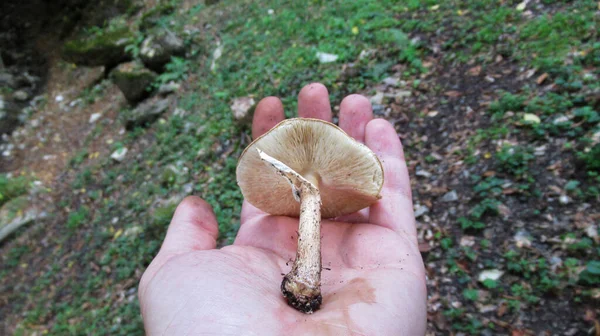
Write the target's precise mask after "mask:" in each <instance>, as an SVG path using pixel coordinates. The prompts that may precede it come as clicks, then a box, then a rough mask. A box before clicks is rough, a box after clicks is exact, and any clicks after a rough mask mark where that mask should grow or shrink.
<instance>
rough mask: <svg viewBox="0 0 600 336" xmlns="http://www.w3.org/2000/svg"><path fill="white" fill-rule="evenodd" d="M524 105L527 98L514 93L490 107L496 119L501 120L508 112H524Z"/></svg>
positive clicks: (503, 97) (505, 95)
mask: <svg viewBox="0 0 600 336" xmlns="http://www.w3.org/2000/svg"><path fill="white" fill-rule="evenodd" d="M524 104H525V97H523V96H520V95H515V94H512V93H505V94H504V95H502V97H500V99H499V100H497V101H495V102H493V103H492V104H491V105H490V108H489V111H490V112H491V113H492V115H493V117H494V119H500V118H502V116H504V113H506V112H508V111H512V112H518V111H520V110H522V109H523V107H524Z"/></svg>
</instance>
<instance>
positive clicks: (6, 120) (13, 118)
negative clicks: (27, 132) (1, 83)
mask: <svg viewBox="0 0 600 336" xmlns="http://www.w3.org/2000/svg"><path fill="white" fill-rule="evenodd" d="M20 112H21V111H20V110H19V107H18V106H16V105H15V104H14V103H12V102H10V101H6V100H4V97H2V96H0V135H2V134H11V133H12V131H14V129H15V128H17V126H19V124H20V120H19V114H20Z"/></svg>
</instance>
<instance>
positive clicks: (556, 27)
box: [0, 0, 600, 335]
mask: <svg viewBox="0 0 600 336" xmlns="http://www.w3.org/2000/svg"><path fill="white" fill-rule="evenodd" d="M556 5H557V6H563V7H564V8H565V9H564V10H563V11H561V12H559V13H557V14H551V13H548V14H542V15H539V16H535V17H534V18H531V19H526V18H523V15H522V13H521V12H520V11H518V10H517V9H516V8H515V6H516V3H513V2H504V1H502V2H501V1H492V0H485V1H458V2H456V3H452V4H451V3H438V2H435V1H404V2H397V1H391V0H379V1H367V0H359V1H353V2H350V1H341V0H336V1H328V2H325V1H318V0H312V1H309V2H306V3H298V2H289V3H287V4H285V5H282V4H281V3H280V2H279V1H274V0H261V1H258V2H250V1H243V2H236V3H233V2H227V1H224V2H222V3H221V4H219V5H217V6H218V7H217V8H218V10H222V15H221V16H216V15H215V10H216V9H214V8H212V9H211V8H209V7H204V6H202V5H198V6H192V7H191V9H189V10H187V11H186V10H183V9H182V8H181V4H180V3H179V1H163V2H161V6H162V7H157V8H158V9H156V10H153V12H152V13H149V14H147V15H144V16H142V17H140V18H139V19H138V22H136V23H135V24H138V25H142V26H143V29H142V31H141V32H139V33H138V34H137V35H135V39H134V40H133V41H132V43H131V44H130V46H129V47H128V51H129V52H130V53H131V54H132V56H133V57H134V58H135V57H137V56H138V54H139V44H140V43H141V41H142V40H143V38H144V37H145V36H146V35H147V34H151V32H152V30H153V29H157V28H160V27H162V28H168V29H170V30H173V31H174V32H176V33H178V34H180V35H182V36H185V43H186V44H187V45H189V48H190V49H189V51H188V53H189V55H191V57H189V58H173V59H172V60H171V62H170V63H169V64H168V65H167V66H166V72H164V73H163V74H161V75H160V76H159V77H158V80H157V83H156V84H157V85H160V84H164V83H167V82H170V81H178V82H181V83H183V84H185V85H184V87H187V89H185V90H182V91H181V92H178V93H177V105H178V108H179V109H180V110H181V111H182V113H180V114H177V115H171V116H168V117H166V116H165V117H163V118H161V119H159V120H158V121H157V122H156V123H154V124H153V125H151V126H150V127H149V128H137V129H134V130H131V131H130V132H128V133H127V134H126V135H125V137H124V138H123V139H122V140H121V141H120V142H118V143H114V144H113V145H112V146H113V149H116V148H120V147H127V148H129V149H134V150H135V151H136V153H137V154H138V155H135V156H132V157H131V160H129V161H128V162H127V164H118V163H115V162H113V161H112V160H111V159H110V158H105V159H104V160H98V161H97V162H96V163H94V164H91V163H90V162H88V151H87V150H82V151H81V152H79V153H76V155H74V156H73V158H72V159H71V166H72V169H74V171H75V172H76V174H75V175H76V177H75V178H74V179H73V180H72V181H71V184H70V186H69V187H70V188H69V190H73V191H77V194H76V196H75V195H72V194H69V195H65V196H64V197H63V199H61V201H60V204H61V208H62V209H70V210H71V211H69V212H67V211H66V210H65V211H64V212H63V213H62V214H60V215H61V216H62V218H64V221H63V223H61V225H60V227H59V229H58V230H59V231H58V232H57V233H56V236H57V237H60V239H59V240H58V241H56V242H54V243H53V245H51V247H50V248H49V250H48V252H51V253H49V254H48V265H47V267H46V268H44V269H43V270H42V271H40V272H39V276H37V277H36V279H35V280H34V281H33V285H32V288H31V291H30V292H22V293H14V294H13V296H12V297H11V299H12V301H14V302H18V305H19V309H18V311H20V312H23V320H22V321H21V322H20V323H19V325H18V330H17V334H19V333H22V334H29V333H30V332H31V331H32V330H37V329H39V328H41V327H40V326H43V328H45V327H49V329H48V330H46V331H47V332H48V333H50V334H114V335H117V334H123V335H136V334H142V332H143V331H142V323H141V318H140V315H139V306H138V302H137V298H136V292H135V288H136V285H137V281H138V279H139V277H140V275H141V272H142V271H143V270H144V269H145V267H146V266H147V265H148V264H149V262H150V261H151V260H152V258H153V256H154V255H155V254H156V252H157V251H158V248H159V247H160V243H161V242H162V239H163V237H164V234H165V231H166V228H167V226H168V224H169V221H170V218H171V216H172V214H173V212H174V209H175V207H176V204H177V201H178V200H180V199H181V197H183V196H184V195H186V194H188V193H189V191H190V190H192V193H193V194H195V195H198V196H201V197H203V198H204V199H206V200H207V201H208V202H209V203H210V204H211V205H212V206H213V208H214V210H215V213H216V215H217V219H218V221H219V231H220V238H219V239H220V243H221V244H229V243H231V242H232V241H233V239H234V237H235V234H236V233H237V229H238V228H239V213H240V208H241V201H242V195H241V193H240V192H239V189H238V187H237V185H236V182H235V167H236V162H237V161H236V158H237V157H238V155H239V154H240V153H241V151H242V150H243V147H244V146H245V145H246V144H247V142H246V141H245V140H244V136H243V134H244V133H247V131H248V130H247V127H246V126H243V125H238V124H236V123H235V122H234V121H233V120H232V116H231V113H230V107H229V106H230V103H231V100H232V99H234V98H236V97H241V96H247V95H253V96H254V97H255V98H260V97H264V96H268V95H276V96H280V97H282V100H283V102H284V106H285V107H286V115H288V116H292V115H293V114H294V112H293V111H294V110H295V108H296V95H297V93H298V91H299V89H300V88H301V87H302V86H303V85H305V84H308V83H310V82H313V81H319V82H322V83H324V84H325V85H327V86H328V87H329V89H330V95H331V97H330V98H331V100H332V103H333V104H334V105H336V104H339V102H340V100H341V99H342V97H343V96H344V95H345V94H347V93H350V92H355V91H361V90H364V89H367V88H370V87H372V86H373V85H375V84H376V83H378V82H379V81H380V80H381V79H382V78H384V77H386V76H387V75H388V74H389V73H390V72H391V71H392V67H393V66H394V65H396V64H401V65H402V69H403V70H402V71H403V74H402V75H403V76H404V77H406V78H419V76H421V75H422V74H425V73H427V72H428V71H429V70H428V69H427V67H426V66H425V65H426V62H425V61H424V60H425V59H426V58H427V57H429V56H431V51H430V47H431V46H430V45H427V43H428V42H429V41H431V40H434V39H435V38H436V37H435V36H432V35H429V37H430V39H428V38H423V39H421V41H417V40H415V39H413V38H414V37H415V36H419V34H433V33H435V32H439V35H440V36H443V37H444V39H445V40H444V41H443V44H442V49H443V56H442V60H441V61H442V62H444V63H447V64H455V65H466V63H467V62H471V61H472V60H476V61H477V62H481V63H482V64H484V65H485V64H491V63H492V62H494V58H493V57H492V56H491V55H492V54H494V53H498V54H501V55H503V57H504V58H505V59H508V60H510V62H514V63H515V64H518V66H522V67H533V68H536V69H538V71H539V72H547V73H548V74H549V78H548V83H549V84H554V85H556V87H558V88H560V90H555V91H544V92H541V93H540V92H539V91H538V90H536V89H535V87H524V88H520V89H519V90H515V91H513V92H512V93H509V92H502V93H500V92H499V93H498V99H497V100H495V101H494V102H492V104H491V105H490V107H489V109H488V114H487V115H486V117H489V118H490V120H491V121H492V122H491V123H490V126H489V127H483V128H481V129H478V130H477V132H476V134H475V135H474V136H473V138H472V139H471V140H470V142H469V147H468V148H467V149H466V152H467V153H468V154H469V155H468V157H467V158H466V159H465V164H466V165H467V166H468V167H469V169H471V168H473V167H480V166H478V165H481V161H482V159H481V156H485V153H486V152H488V153H489V156H488V157H487V158H486V159H485V160H487V161H486V162H489V168H490V169H492V168H493V169H496V170H497V173H498V175H494V176H487V177H481V176H479V175H478V176H477V177H476V178H475V179H474V181H473V184H472V186H471V187H472V188H471V189H472V190H469V192H471V193H472V196H473V197H472V200H471V201H470V202H465V208H464V209H462V208H461V209H460V211H462V212H461V213H459V215H458V216H456V218H457V219H456V221H455V222H456V223H457V224H456V225H457V227H458V228H459V232H460V231H463V232H462V233H467V234H470V235H473V236H474V237H475V240H476V241H477V244H475V245H474V246H472V247H469V248H466V247H463V246H460V245H459V244H458V239H457V237H455V236H454V235H453V234H451V233H450V232H442V231H441V230H440V231H438V232H436V233H435V236H434V240H435V241H436V243H437V244H439V246H440V248H441V249H442V250H443V251H444V254H445V257H444V258H445V259H444V262H445V266H444V267H447V268H448V270H449V273H451V274H452V277H453V279H455V280H456V282H457V287H458V292H457V293H458V295H459V296H460V300H462V301H464V302H471V303H472V302H478V300H480V299H482V298H483V297H484V296H483V295H481V293H482V292H481V291H482V290H485V291H489V292H490V293H491V295H492V296H493V297H499V296H501V295H507V296H511V297H513V298H514V299H511V301H509V305H510V306H511V309H513V311H516V312H518V311H519V310H521V309H524V307H525V306H530V305H535V304H537V303H538V302H539V298H540V297H543V296H544V295H549V294H552V293H555V292H560V291H563V290H568V288H572V287H573V286H576V285H577V286H579V285H581V286H587V287H585V288H591V286H596V285H597V284H598V264H597V262H596V261H595V260H594V258H595V259H597V258H598V256H599V255H598V245H597V243H595V242H593V241H591V240H589V239H588V240H586V239H584V238H585V236H584V233H583V232H582V231H581V230H578V231H577V232H574V233H573V236H569V237H565V239H566V240H568V241H570V243H569V246H570V248H568V253H569V258H570V259H568V260H569V261H568V262H567V261H565V262H564V263H563V265H562V266H561V267H560V268H559V269H558V270H559V272H558V273H557V274H553V272H551V271H550V266H549V264H550V262H549V261H548V260H547V259H545V258H542V257H540V256H535V255H531V254H528V253H527V252H526V251H524V250H522V249H514V250H512V249H511V250H508V251H502V253H498V252H497V250H495V248H496V246H494V245H493V243H492V242H491V240H488V239H486V238H484V237H482V235H484V232H485V229H486V228H490V227H493V226H494V225H496V224H498V223H501V224H502V222H499V221H502V219H501V218H500V217H501V216H498V215H499V213H500V209H501V206H502V205H503V202H506V201H510V198H509V197H523V198H522V199H523V200H524V201H527V200H531V199H535V198H536V197H538V196H536V194H535V193H534V192H533V190H534V189H536V188H539V187H540V186H538V185H536V182H535V180H534V179H532V176H533V171H532V170H533V169H534V167H536V162H535V161H536V160H535V156H534V155H533V148H534V147H533V145H534V144H535V145H536V146H539V145H542V144H546V143H549V140H548V139H550V137H554V136H557V135H560V136H562V137H564V138H565V139H567V140H566V141H568V142H569V143H571V145H570V146H571V149H567V150H566V152H567V153H570V155H573V156H574V157H576V158H577V160H579V162H581V164H582V165H583V167H585V168H584V169H583V170H584V172H585V173H584V174H579V175H576V176H572V177H570V178H569V181H570V182H568V183H569V188H566V187H565V189H567V190H568V192H569V193H571V195H573V197H581V198H582V199H585V198H586V197H587V199H588V200H589V199H592V200H593V199H594V197H596V198H597V197H598V190H597V189H593V188H594V181H595V182H600V180H599V175H598V173H599V170H600V168H599V167H600V161H599V159H598V158H599V157H600V147H599V145H598V144H597V143H596V144H594V140H593V135H594V133H595V132H597V131H598V127H599V126H598V123H599V120H598V113H597V111H596V110H595V109H594V107H592V106H591V105H588V104H587V103H586V102H585V100H582V99H583V98H582V97H583V96H584V95H585V94H584V93H583V92H582V90H583V89H584V87H587V88H591V89H594V88H598V86H597V84H596V83H595V82H594V81H590V80H589V79H585V78H586V73H588V70H586V69H588V68H590V67H596V66H598V65H600V45H598V44H597V43H594V42H591V41H594V37H597V22H596V21H595V20H594V18H593V12H594V10H592V7H593V6H597V4H596V2H594V1H573V2H572V3H567V4H563V3H559V4H556ZM490 8H494V10H493V11H490ZM269 9H272V14H270V12H269ZM199 22H202V25H205V24H210V25H211V26H212V27H213V28H212V29H213V31H212V32H213V33H214V34H212V33H211V34H208V33H207V34H206V36H203V37H202V38H201V39H200V38H199V37H198V36H196V35H193V34H191V35H185V34H184V33H183V30H184V28H185V27H186V26H191V25H197V24H199ZM99 29H100V28H99ZM92 33H93V34H96V35H102V34H103V32H102V31H97V29H94V30H93V31H92ZM217 36H218V39H217ZM217 40H218V41H219V42H218V43H219V44H218V45H220V48H222V56H221V57H220V58H219V59H218V60H215V61H214V67H213V59H212V55H213V51H214V50H215V49H216V48H217ZM368 50H375V51H376V52H375V53H373V54H372V55H371V56H367V57H364V58H362V59H361V58H360V55H361V53H363V51H368ZM573 50H577V51H585V53H579V54H577V55H575V56H572V55H570V54H569V53H570V52H571V51H573ZM317 52H326V53H331V54H335V55H337V56H338V60H337V61H336V62H333V63H325V64H321V63H320V62H319V60H318V58H317V56H316V55H317ZM363 54H364V53H363ZM567 60H568V62H567ZM347 63H353V64H354V66H355V67H356V68H357V69H358V71H357V72H356V73H355V74H353V75H352V76H350V77H347V76H346V75H345V74H344V71H343V70H342V64H347ZM109 84H110V83H108V82H102V83H101V84H99V85H97V86H95V87H94V88H91V89H88V90H86V91H85V92H83V93H82V98H83V99H84V101H85V102H87V103H90V104H91V103H93V102H95V101H96V100H97V99H99V98H101V97H100V96H101V95H103V94H104V92H105V88H106V87H107V86H108V85H109ZM508 112H512V113H513V114H512V116H510V115H509V114H507V113H508ZM524 113H530V114H535V115H537V116H538V117H539V118H540V123H539V124H524V123H523V122H522V119H523V118H522V117H523V114H524ZM561 116H566V117H567V120H566V121H565V122H563V123H556V122H555V120H556V118H558V117H561ZM509 137H512V138H516V139H517V140H519V144H516V145H511V146H503V147H500V149H499V150H498V151H494V150H491V149H489V148H487V149H486V150H483V151H481V153H479V154H476V153H477V152H478V149H480V148H483V147H482V146H483V145H484V144H489V141H490V140H493V141H497V140H502V139H506V138H509ZM141 143H146V144H147V143H149V144H150V145H140V144H141ZM428 160H429V161H431V162H433V157H431V158H430V159H428ZM481 173H483V172H479V174H481ZM508 185H510V186H511V188H512V187H513V186H514V185H517V189H519V190H520V192H519V193H516V195H517V196H505V195H504V192H505V191H506V190H507V189H508V187H507V186H508ZM26 186H27V182H26V180H24V179H22V178H13V179H7V178H5V177H4V176H2V177H0V202H2V201H3V200H4V199H6V200H8V199H10V198H12V197H15V196H17V195H18V194H21V193H24V192H25V191H26ZM583 188H585V189H583ZM579 189H583V190H582V191H581V193H580V194H577V191H578V190H579ZM525 191H527V192H525ZM578 195H579V196H578ZM37 234H38V235H41V234H42V233H41V232H38V233H37ZM76 244H81V245H82V246H85V248H80V249H77V248H73V246H74V245H76ZM50 249H51V250H50ZM30 250H31V249H30V247H28V246H25V245H23V246H16V247H14V248H12V249H10V250H9V254H8V256H7V257H6V260H7V263H6V265H7V267H6V269H3V270H2V272H1V273H0V279H3V278H7V277H9V276H10V272H11V270H15V269H18V268H19V267H29V266H23V264H24V262H23V261H24V260H25V259H26V258H27V255H28V253H30V252H31V251H30ZM491 251H496V252H491ZM492 253H496V254H497V255H496V256H495V257H497V258H500V260H501V261H500V262H499V263H492V262H490V263H489V265H488V266H489V267H498V268H501V269H504V270H506V271H508V272H510V273H511V274H513V275H514V276H516V277H517V280H516V281H513V282H508V281H507V280H505V279H504V278H501V279H500V280H497V281H495V280H486V281H485V282H483V284H479V283H477V281H476V280H475V277H473V276H472V274H470V273H469V272H467V271H466V267H465V266H464V265H466V264H467V265H470V264H475V263H479V262H482V263H484V262H486V260H485V259H484V258H487V257H489V255H490V254H492ZM498 254H499V255H498ZM486 255H487V256H486ZM482 259H483V260H482ZM429 261H431V262H433V261H436V260H429ZM582 267H583V268H584V269H585V270H584V271H583V272H581V273H578V274H576V273H577V272H575V269H577V268H582ZM50 285H51V286H52V289H49V288H50ZM461 293H462V295H461ZM582 293H583V292H582ZM584 297H585V294H577V298H579V299H581V298H584ZM444 309H445V312H444V316H445V317H446V318H447V319H448V320H449V321H450V322H451V326H450V329H451V330H453V331H455V332H459V331H462V332H465V333H467V334H477V333H480V332H481V331H482V330H484V329H490V330H496V329H494V328H495V327H494V326H493V325H489V324H487V323H483V322H482V320H481V319H479V318H478V317H477V316H475V315H474V314H475V311H474V310H473V309H472V308H460V309H458V308H454V307H451V306H449V305H447V304H445V306H444Z"/></svg>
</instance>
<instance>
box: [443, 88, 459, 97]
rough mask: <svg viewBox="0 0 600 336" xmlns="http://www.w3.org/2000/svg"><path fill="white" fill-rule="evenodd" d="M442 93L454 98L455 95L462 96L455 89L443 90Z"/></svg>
mask: <svg viewBox="0 0 600 336" xmlns="http://www.w3.org/2000/svg"><path fill="white" fill-rule="evenodd" d="M444 95H445V96H447V97H451V98H456V97H460V96H462V93H460V92H459V91H456V90H450V91H446V92H444Z"/></svg>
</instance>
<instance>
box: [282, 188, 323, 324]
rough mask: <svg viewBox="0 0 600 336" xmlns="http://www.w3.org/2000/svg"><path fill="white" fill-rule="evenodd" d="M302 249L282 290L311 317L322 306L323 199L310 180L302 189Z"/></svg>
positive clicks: (300, 231) (288, 299) (287, 275)
mask: <svg viewBox="0 0 600 336" xmlns="http://www.w3.org/2000/svg"><path fill="white" fill-rule="evenodd" d="M300 202H301V204H300V225H299V227H298V249H297V251H296V260H294V265H293V266H292V270H291V271H290V272H289V273H288V274H286V276H285V277H284V278H283V281H282V282H281V291H282V293H283V295H284V296H285V298H286V299H287V301H288V303H289V304H290V305H291V306H292V307H294V308H296V309H297V310H299V311H301V312H303V313H307V314H311V313H313V312H314V311H316V310H318V309H319V307H320V306H321V302H322V297H321V196H320V193H319V189H318V188H317V187H316V186H315V185H313V184H312V183H310V182H308V181H306V182H304V183H302V185H301V187H300Z"/></svg>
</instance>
